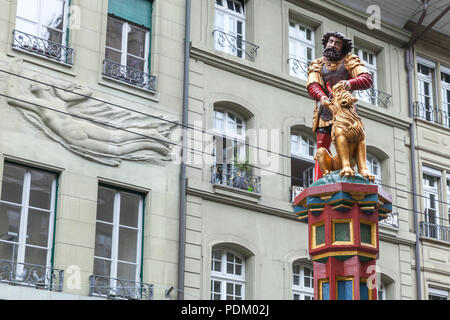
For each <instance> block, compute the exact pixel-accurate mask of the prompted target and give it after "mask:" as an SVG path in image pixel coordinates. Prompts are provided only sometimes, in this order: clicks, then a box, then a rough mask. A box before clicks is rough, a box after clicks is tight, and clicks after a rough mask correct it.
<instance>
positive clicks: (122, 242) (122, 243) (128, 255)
mask: <svg viewBox="0 0 450 320" xmlns="http://www.w3.org/2000/svg"><path fill="white" fill-rule="evenodd" d="M137 234H138V232H137V230H134V229H128V228H124V227H120V228H119V252H118V258H119V260H122V261H128V262H136V255H137V242H138V239H137Z"/></svg>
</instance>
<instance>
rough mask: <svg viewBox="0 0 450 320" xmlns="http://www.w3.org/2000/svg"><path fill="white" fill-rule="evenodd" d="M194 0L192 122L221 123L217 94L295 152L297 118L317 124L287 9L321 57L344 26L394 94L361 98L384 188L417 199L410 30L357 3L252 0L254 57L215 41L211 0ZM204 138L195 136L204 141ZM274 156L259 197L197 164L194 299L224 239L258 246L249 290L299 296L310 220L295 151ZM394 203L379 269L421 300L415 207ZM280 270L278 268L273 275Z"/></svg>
mask: <svg viewBox="0 0 450 320" xmlns="http://www.w3.org/2000/svg"><path fill="white" fill-rule="evenodd" d="M325 2H326V1H325ZM192 6H193V7H192V14H193V16H192V19H191V22H192V35H191V37H192V48H191V61H190V77H191V81H190V84H189V94H190V103H189V110H190V119H189V120H190V123H191V124H192V125H196V126H197V127H202V128H204V130H206V131H208V130H210V129H211V128H212V127H213V110H214V103H215V102H217V101H228V102H231V104H230V105H235V104H238V105H240V106H241V107H240V108H241V109H239V108H238V109H236V107H233V108H234V109H233V110H235V111H236V110H240V111H241V113H245V114H248V115H249V116H248V117H247V129H252V130H253V129H255V130H256V131H257V130H258V129H268V130H272V133H276V138H275V140H276V141H277V143H276V144H273V145H270V144H269V145H267V146H265V149H271V150H272V151H274V152H277V153H280V154H283V155H289V154H290V129H291V127H292V126H299V128H301V129H303V130H304V131H303V132H305V133H309V132H310V131H311V123H312V109H313V102H312V100H311V99H310V98H309V96H308V94H307V92H306V88H305V81H303V80H301V79H298V78H295V77H293V76H291V75H289V65H288V63H287V59H288V57H289V46H288V41H287V39H288V22H289V18H293V19H297V20H298V21H300V22H303V23H306V24H309V25H310V26H312V27H313V28H314V30H315V37H316V38H315V39H316V41H315V42H316V50H315V55H316V57H319V56H321V52H322V49H321V44H320V40H321V37H322V35H323V33H324V32H326V31H332V30H333V31H334V30H337V31H340V32H343V33H344V34H346V35H347V36H348V37H351V38H352V39H353V41H354V43H355V44H356V45H363V46H365V47H368V48H370V49H372V50H373V51H375V52H376V53H377V62H378V88H379V89H380V90H381V91H383V92H386V93H387V94H389V95H391V101H392V103H391V105H390V106H389V107H388V108H383V107H381V106H374V105H371V104H370V103H366V102H360V103H359V105H358V110H359V114H360V115H361V116H362V118H363V121H364V125H365V127H366V132H367V144H368V150H369V152H371V153H372V154H374V155H375V156H377V157H378V158H379V159H380V161H381V166H382V183H383V185H384V186H383V188H384V189H386V190H388V191H389V192H390V193H391V195H392V196H393V201H394V205H397V206H399V207H402V208H411V207H412V200H411V197H410V194H408V193H407V192H408V191H410V185H411V181H410V175H409V172H410V165H409V163H410V160H409V152H408V148H409V140H408V139H409V138H408V137H409V133H408V128H409V126H410V124H411V119H410V118H409V117H408V96H407V86H406V85H407V83H406V70H405V68H404V49H402V48H401V45H400V43H401V42H402V41H404V40H405V39H407V35H408V33H407V32H405V31H402V30H395V29H393V28H392V27H386V28H384V29H382V30H383V31H381V32H377V34H376V36H374V34H373V33H371V32H370V31H369V30H367V29H366V28H365V27H362V24H361V17H360V15H359V14H358V15H357V14H355V12H354V11H352V10H351V9H345V10H343V11H340V12H339V14H334V13H333V12H332V10H333V9H330V8H331V7H328V9H327V4H326V3H324V4H319V3H318V2H314V4H311V3H310V4H305V3H304V2H299V1H268V0H261V1H259V0H258V1H248V2H247V10H248V11H247V13H248V14H249V15H250V16H251V18H250V20H249V21H246V27H247V33H246V37H247V39H249V41H250V42H252V43H254V44H256V45H258V46H259V49H258V53H257V56H256V57H255V58H254V59H240V58H237V57H234V56H231V55H229V54H225V53H223V52H221V51H219V50H216V49H215V48H214V37H213V35H212V32H213V30H214V5H213V2H212V1H207V0H202V1H196V2H193V4H192ZM249 30H250V31H249ZM210 132H211V131H210ZM203 136H204V137H205V140H206V141H207V142H208V143H209V144H207V143H204V148H205V151H207V152H211V150H212V147H211V143H212V137H211V135H210V134H203ZM198 137H200V136H198ZM258 138H260V136H256V137H254V136H250V137H249V140H248V144H249V145H250V146H256V145H258ZM198 140H199V139H198V138H195V137H193V138H192V141H197V142H196V143H198ZM260 147H261V146H260ZM249 149H250V156H249V159H250V162H251V163H253V164H255V165H256V166H258V167H262V166H261V165H260V163H259V162H258V161H259V160H261V157H259V158H258V156H257V155H258V153H257V152H254V153H253V152H251V149H252V147H249ZM255 154H256V155H255ZM252 156H253V157H252ZM271 159H272V164H273V163H276V165H275V167H274V168H272V167H270V168H269V167H266V169H270V170H272V171H275V172H277V173H279V174H278V175H277V174H272V173H268V172H267V171H265V170H262V169H259V170H258V169H257V170H256V174H257V175H260V176H261V196H260V197H249V195H248V194H243V192H239V191H237V190H226V192H225V191H223V190H222V189H223V188H220V187H217V186H213V185H212V184H211V182H210V176H211V174H210V165H211V163H205V162H204V163H203V164H201V163H198V162H197V163H194V164H192V165H190V166H189V171H188V175H189V183H188V193H189V196H188V203H189V205H188V208H190V209H188V215H189V216H188V221H190V220H192V221H195V223H194V225H195V227H193V228H192V230H188V233H189V234H190V235H191V236H192V237H191V238H190V239H191V241H192V242H191V243H189V244H188V245H187V248H189V249H192V250H186V251H187V261H189V270H187V271H186V282H185V285H186V294H187V296H186V298H192V299H196V298H199V297H201V298H203V299H208V298H209V294H210V282H209V281H210V277H211V272H210V270H211V264H210V261H209V260H210V259H211V248H212V246H213V245H214V244H216V243H232V244H234V245H239V246H241V247H243V248H245V249H246V250H248V251H249V252H250V253H247V257H248V258H247V259H248V263H249V264H250V265H251V266H252V268H254V269H252V273H251V276H250V277H249V278H248V285H249V286H250V289H249V291H247V293H248V295H247V296H246V298H250V299H291V298H292V292H291V283H292V262H293V261H295V260H296V259H304V258H309V257H308V253H307V240H306V239H307V238H306V233H307V228H306V226H305V225H303V224H300V223H298V222H297V221H295V219H293V217H294V216H293V215H292V213H293V206H292V204H291V203H290V202H289V201H290V189H289V188H290V184H291V182H290V178H289V177H290V174H291V171H290V170H291V169H290V160H289V158H288V157H282V156H278V157H276V156H275V155H273V154H272V158H271ZM252 161H254V162H252ZM231 189H232V188H231ZM394 210H396V211H397V212H398V222H399V227H398V228H385V227H381V229H380V234H381V236H380V239H381V241H380V247H381V250H380V260H379V261H378V264H379V268H380V273H381V277H382V279H383V281H385V280H388V281H387V282H388V283H391V282H392V285H390V286H389V288H388V290H387V291H388V298H390V299H414V298H415V290H416V289H415V274H414V270H413V269H412V268H411V263H412V262H413V261H414V255H413V253H414V234H413V233H411V232H410V230H411V225H410V223H411V219H412V213H411V211H409V210H403V209H401V208H396V207H394ZM275 230H277V231H275ZM273 234H277V237H276V240H277V241H272V240H271V239H272V236H273ZM261 235H264V236H261ZM399 257H400V258H399ZM277 273H278V274H279V276H278V277H274V276H273V275H274V274H277ZM281 275H282V276H283V280H281V279H280V277H281ZM246 279H247V278H246ZM188 294H189V296H188Z"/></svg>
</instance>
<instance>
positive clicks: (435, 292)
mask: <svg viewBox="0 0 450 320" xmlns="http://www.w3.org/2000/svg"><path fill="white" fill-rule="evenodd" d="M430 295H431V296H435V297H439V298H445V300H448V290H442V289H437V288H431V287H428V300H429V298H430Z"/></svg>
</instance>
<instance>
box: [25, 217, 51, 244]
mask: <svg viewBox="0 0 450 320" xmlns="http://www.w3.org/2000/svg"><path fill="white" fill-rule="evenodd" d="M49 217H50V214H49V213H48V212H45V211H38V210H33V209H30V210H29V211H28V223H27V224H28V226H27V244H31V245H35V246H39V247H47V246H48V231H49V223H50V220H49Z"/></svg>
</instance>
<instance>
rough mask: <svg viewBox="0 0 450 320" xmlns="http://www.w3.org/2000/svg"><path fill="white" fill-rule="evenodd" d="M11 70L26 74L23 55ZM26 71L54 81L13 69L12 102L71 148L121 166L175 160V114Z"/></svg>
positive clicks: (11, 80)
mask: <svg viewBox="0 0 450 320" xmlns="http://www.w3.org/2000/svg"><path fill="white" fill-rule="evenodd" d="M10 71H11V72H12V73H14V74H18V75H23V62H22V61H21V59H16V60H14V61H13V62H12V63H11V66H10ZM27 77H28V78H31V79H36V80H39V81H40V82H43V83H48V84H49V85H48V86H46V85H44V84H41V83H38V82H35V81H31V80H26V79H23V78H20V77H16V76H13V75H10V76H9V80H8V89H7V95H8V96H10V97H12V98H8V99H7V102H8V104H9V105H11V106H14V107H17V109H18V110H19V111H20V112H21V113H22V114H23V116H24V117H25V119H27V120H28V121H30V122H31V123H32V124H33V125H34V126H36V127H37V128H39V129H40V130H42V131H43V132H44V133H45V134H46V135H47V136H48V137H49V138H51V139H53V140H54V141H56V142H58V143H60V144H61V145H62V146H64V147H65V148H66V149H68V150H70V151H71V152H73V153H75V154H77V155H79V156H82V157H84V158H87V159H89V160H92V161H96V162H99V163H102V164H105V165H110V166H119V165H120V163H121V161H122V160H130V161H148V162H151V163H156V164H164V163H167V161H170V160H172V156H171V147H172V146H173V144H171V143H170V134H171V133H172V132H173V130H174V128H175V127H176V126H177V124H176V123H173V122H175V121H176V119H174V118H173V117H169V116H164V115H157V117H158V118H160V119H162V120H160V119H155V118H153V117H150V116H146V115H141V114H138V113H135V112H132V111H127V110H124V109H122V108H119V107H117V106H111V105H108V104H106V103H103V102H99V101H98V100H93V99H90V97H92V94H93V92H92V91H91V90H90V89H89V88H87V87H84V86H81V85H77V84H65V83H60V82H58V83H56V81H55V80H53V79H51V78H49V77H46V76H43V75H34V76H28V75H27ZM57 87H59V88H57ZM60 88H63V89H64V90H62V89H60ZM80 94H81V95H80ZM14 98H16V99H14ZM18 99H19V100H18ZM38 105H41V106H44V107H47V109H46V108H42V107H39V106H38ZM50 108H51V109H54V110H58V111H59V112H57V111H52V110H50ZM155 116H156V115H155ZM164 120H168V121H171V122H172V123H170V122H167V121H164ZM116 128H117V129H116Z"/></svg>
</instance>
